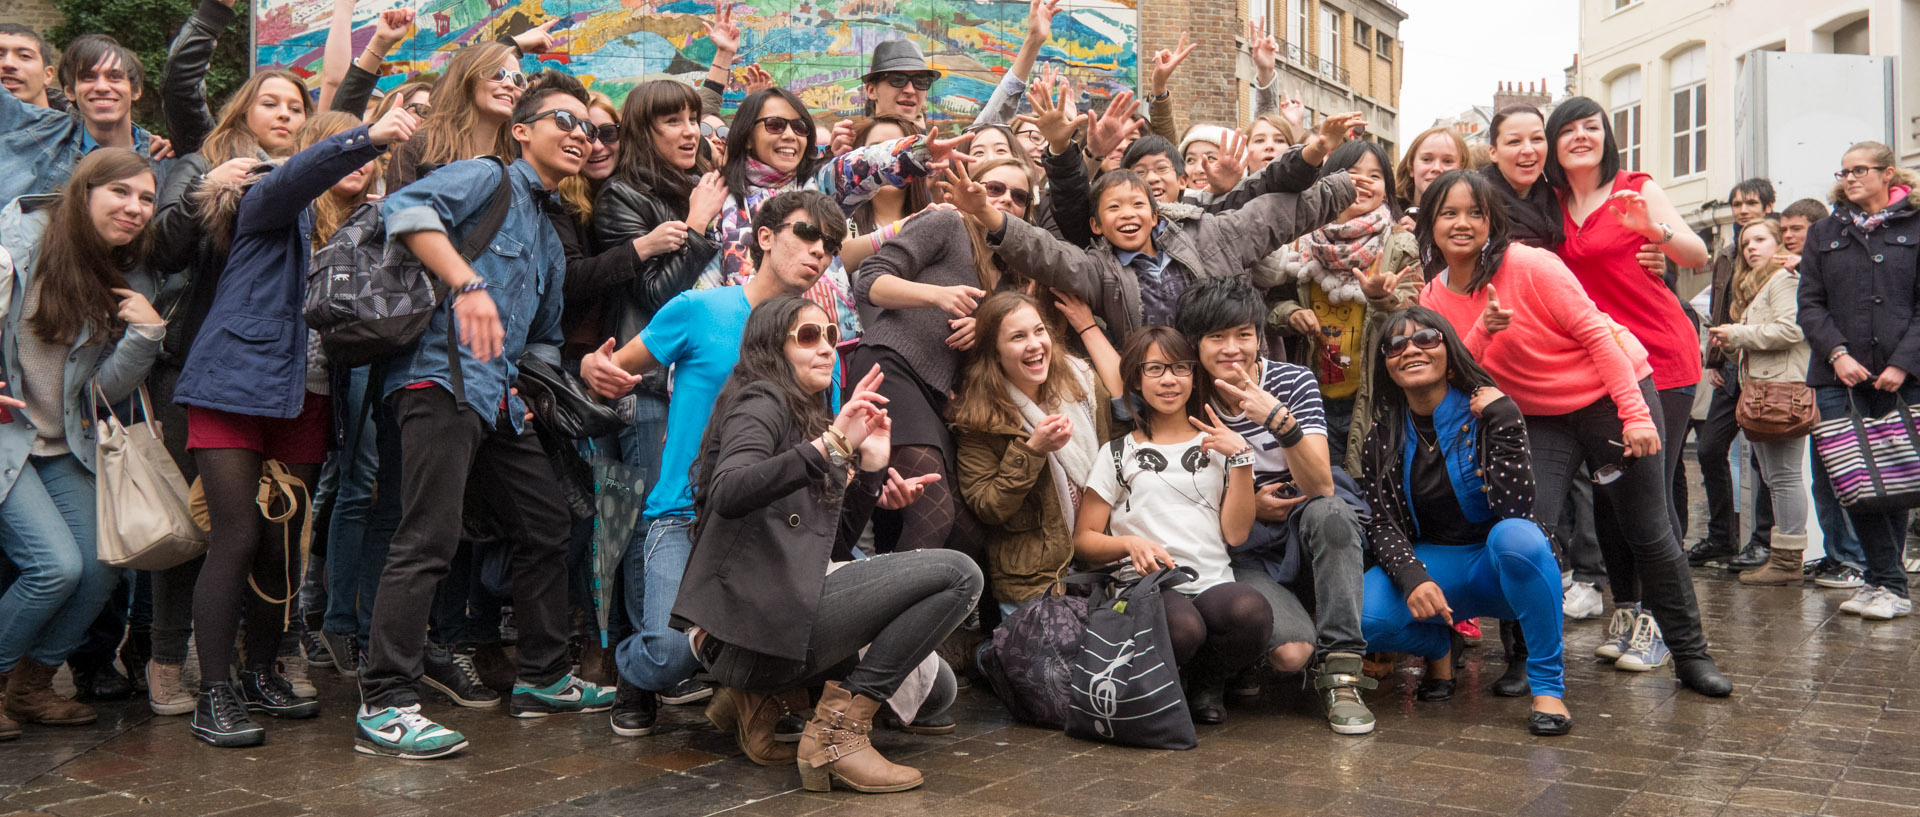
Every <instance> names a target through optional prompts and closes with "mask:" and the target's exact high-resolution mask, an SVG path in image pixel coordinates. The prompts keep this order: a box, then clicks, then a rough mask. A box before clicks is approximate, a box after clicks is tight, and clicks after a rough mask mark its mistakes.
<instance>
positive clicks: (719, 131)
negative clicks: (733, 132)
mask: <svg viewBox="0 0 1920 817" xmlns="http://www.w3.org/2000/svg"><path fill="white" fill-rule="evenodd" d="M728 133H729V130H728V129H727V126H725V125H721V126H719V127H714V126H713V125H709V124H707V123H705V122H702V123H700V135H701V136H705V137H707V138H708V139H725V138H727V134H728Z"/></svg>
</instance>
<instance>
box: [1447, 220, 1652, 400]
mask: <svg viewBox="0 0 1920 817" xmlns="http://www.w3.org/2000/svg"><path fill="white" fill-rule="evenodd" d="M1445 279H1446V275H1445V274H1444V273H1442V274H1441V275H1440V276H1439V277H1436V278H1434V279H1433V280H1432V281H1428V282H1427V286H1426V288H1425V289H1423V290H1421V291H1420V305H1421V306H1424V307H1426V308H1428V309H1431V310H1433V311H1435V312H1438V313H1440V314H1441V316H1443V317H1445V318H1446V319H1447V322H1448V323H1451V324H1453V328H1454V331H1456V332H1460V335H1461V340H1463V341H1465V342H1466V344H1467V351H1469V352H1472V353H1473V357H1474V359H1475V360H1477V361H1479V362H1480V365H1481V366H1482V367H1483V368H1485V369H1486V370H1487V373H1488V374H1490V375H1493V381H1494V382H1495V383H1496V384H1498V385H1499V387H1500V390H1501V391H1502V392H1505V393H1506V395H1507V396H1508V397H1511V398H1513V402H1514V403H1515V404H1517V405H1518V406H1520V411H1521V412H1523V413H1525V414H1529V415H1542V416H1552V415H1556V414H1568V413H1571V412H1573V411H1575V410H1578V409H1582V408H1585V407H1587V406H1590V405H1592V404H1593V403H1594V402H1595V401H1597V400H1599V399H1600V398H1602V397H1612V398H1613V402H1614V403H1615V404H1616V405H1617V406H1619V409H1620V422H1621V425H1623V426H1624V427H1626V428H1629V429H1632V428H1643V429H1646V430H1649V431H1651V430H1653V428H1654V425H1653V416H1652V415H1651V414H1649V413H1648V412H1647V402H1646V400H1645V399H1644V398H1642V397H1641V395H1640V380H1641V379H1643V378H1645V377H1648V376H1650V375H1652V374H1653V368H1652V367H1651V366H1649V365H1648V364H1647V350H1646V348H1645V347H1643V346H1641V345H1640V342H1639V341H1638V340H1636V339H1634V337H1633V333H1631V332H1628V331H1627V330H1626V329H1624V328H1622V327H1621V326H1620V325H1619V324H1617V323H1614V322H1613V320H1612V319H1611V318H1608V317H1607V315H1606V313H1604V312H1601V311H1600V309H1599V308H1598V307H1596V306H1594V305H1593V299H1591V298H1588V297H1587V293H1586V291H1585V290H1583V289H1581V288H1580V282H1579V281H1577V280H1575V279H1574V277H1573V273H1572V272H1570V271H1569V270H1568V269H1567V267H1566V265H1565V264H1563V263H1561V262H1560V259H1559V257H1558V256H1555V255H1554V254H1553V253H1551V252H1548V251H1546V250H1540V249H1535V248H1533V247H1527V246H1522V245H1520V244H1514V245H1512V246H1510V247H1508V248H1507V256H1506V260H1505V261H1504V262H1503V263H1502V264H1501V265H1500V269H1499V271H1497V272H1495V273H1494V274H1493V289H1494V290H1495V293H1496V294H1497V295H1499V297H1500V307H1501V308H1502V309H1507V310H1511V311H1512V312H1513V321H1512V323H1510V324H1508V325H1507V328H1506V329H1504V330H1502V331H1500V332H1498V333H1495V334H1492V335H1489V334H1487V330H1486V329H1485V328H1483V327H1482V326H1481V325H1480V313H1481V312H1483V311H1485V309H1486V306H1487V291H1486V290H1485V289H1484V288H1483V289H1481V290H1480V291H1479V292H1476V293H1474V294H1473V295H1460V294H1458V293H1455V292H1454V291H1453V290H1450V289H1448V288H1447V285H1446V282H1445Z"/></svg>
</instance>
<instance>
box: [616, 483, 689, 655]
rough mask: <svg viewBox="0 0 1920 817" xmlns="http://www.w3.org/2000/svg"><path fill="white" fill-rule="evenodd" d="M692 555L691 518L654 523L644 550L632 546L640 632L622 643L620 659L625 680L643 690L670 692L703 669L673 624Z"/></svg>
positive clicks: (629, 563) (631, 599)
mask: <svg viewBox="0 0 1920 817" xmlns="http://www.w3.org/2000/svg"><path fill="white" fill-rule="evenodd" d="M692 553H693V517H691V516H667V517H662V518H660V519H655V520H652V522H651V523H650V524H649V525H648V526H647V535H646V539H645V540H643V541H642V542H641V543H640V545H639V547H630V548H627V554H626V556H625V557H624V558H625V560H626V563H625V567H626V573H627V615H628V616H629V617H631V618H632V619H633V629H634V634H633V635H630V636H627V638H626V640H625V641H622V642H620V648H619V649H618V650H617V651H616V652H615V653H614V660H615V662H616V663H617V664H618V665H619V667H620V675H621V677H623V678H625V679H627V682H628V683H630V684H633V685H634V686H637V687H640V688H641V689H645V690H650V691H653V692H661V691H664V690H666V689H668V688H670V687H672V686H673V685H674V684H677V683H680V682H681V681H685V680H687V679H688V678H692V677H693V673H694V671H695V670H696V669H698V668H699V666H700V662H699V661H697V660H695V659H694V657H693V648H692V647H691V646H689V645H688V644H687V636H686V634H685V633H682V632H680V631H678V630H675V629H673V627H672V626H671V625H670V624H669V623H668V619H669V617H670V615H671V614H672V613H673V602H674V599H676V598H679V596H680V578H681V577H682V576H683V575H685V574H686V572H687V557H688V556H690V555H691V554H692Z"/></svg>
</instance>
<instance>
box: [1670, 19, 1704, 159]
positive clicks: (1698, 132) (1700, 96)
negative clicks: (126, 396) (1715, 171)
mask: <svg viewBox="0 0 1920 817" xmlns="http://www.w3.org/2000/svg"><path fill="white" fill-rule="evenodd" d="M1668 67H1669V71H1668V73H1669V77H1670V80H1671V82H1672V87H1673V177H1674V178H1676V179H1680V178H1685V177H1688V176H1693V175H1696V174H1700V173H1705V172H1707V49H1706V47H1704V46H1694V47H1693V48H1690V49H1687V50H1686V51H1683V52H1681V53H1680V54H1678V55H1676V56H1675V57H1674V58H1673V59H1672V60H1670V61H1669V62H1668Z"/></svg>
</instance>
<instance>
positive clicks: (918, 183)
mask: <svg viewBox="0 0 1920 817" xmlns="http://www.w3.org/2000/svg"><path fill="white" fill-rule="evenodd" d="M881 125H892V126H894V127H896V128H899V129H900V135H901V136H919V135H920V134H921V133H924V131H922V130H921V129H920V124H919V123H918V122H915V121H913V120H911V119H908V118H906V117H904V116H900V115H899V114H891V113H883V114H880V115H879V116H875V117H873V118H871V119H868V120H867V121H865V122H862V123H860V127H858V128H856V129H855V130H854V132H853V144H854V145H855V147H856V148H857V147H859V146H861V145H865V144H866V143H867V137H868V136H871V135H872V134H873V129H874V128H877V127H879V126H881ZM902 189H903V190H905V191H906V194H907V202H906V204H905V205H903V206H902V207H901V208H900V209H901V211H902V212H904V213H906V214H907V215H913V214H914V213H918V212H920V211H921V210H925V209H927V205H929V204H932V203H933V194H932V193H930V192H928V190H927V180H926V179H914V180H913V181H911V182H908V183H907V186H906V187H904V188H902ZM852 217H853V223H854V226H857V227H859V228H860V234H861V235H866V234H867V233H871V232H873V231H874V230H876V229H878V228H879V226H880V225H878V224H875V223H874V221H873V199H871V198H869V199H867V200H866V201H863V202H861V203H860V206H859V207H855V208H853V216H852Z"/></svg>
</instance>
